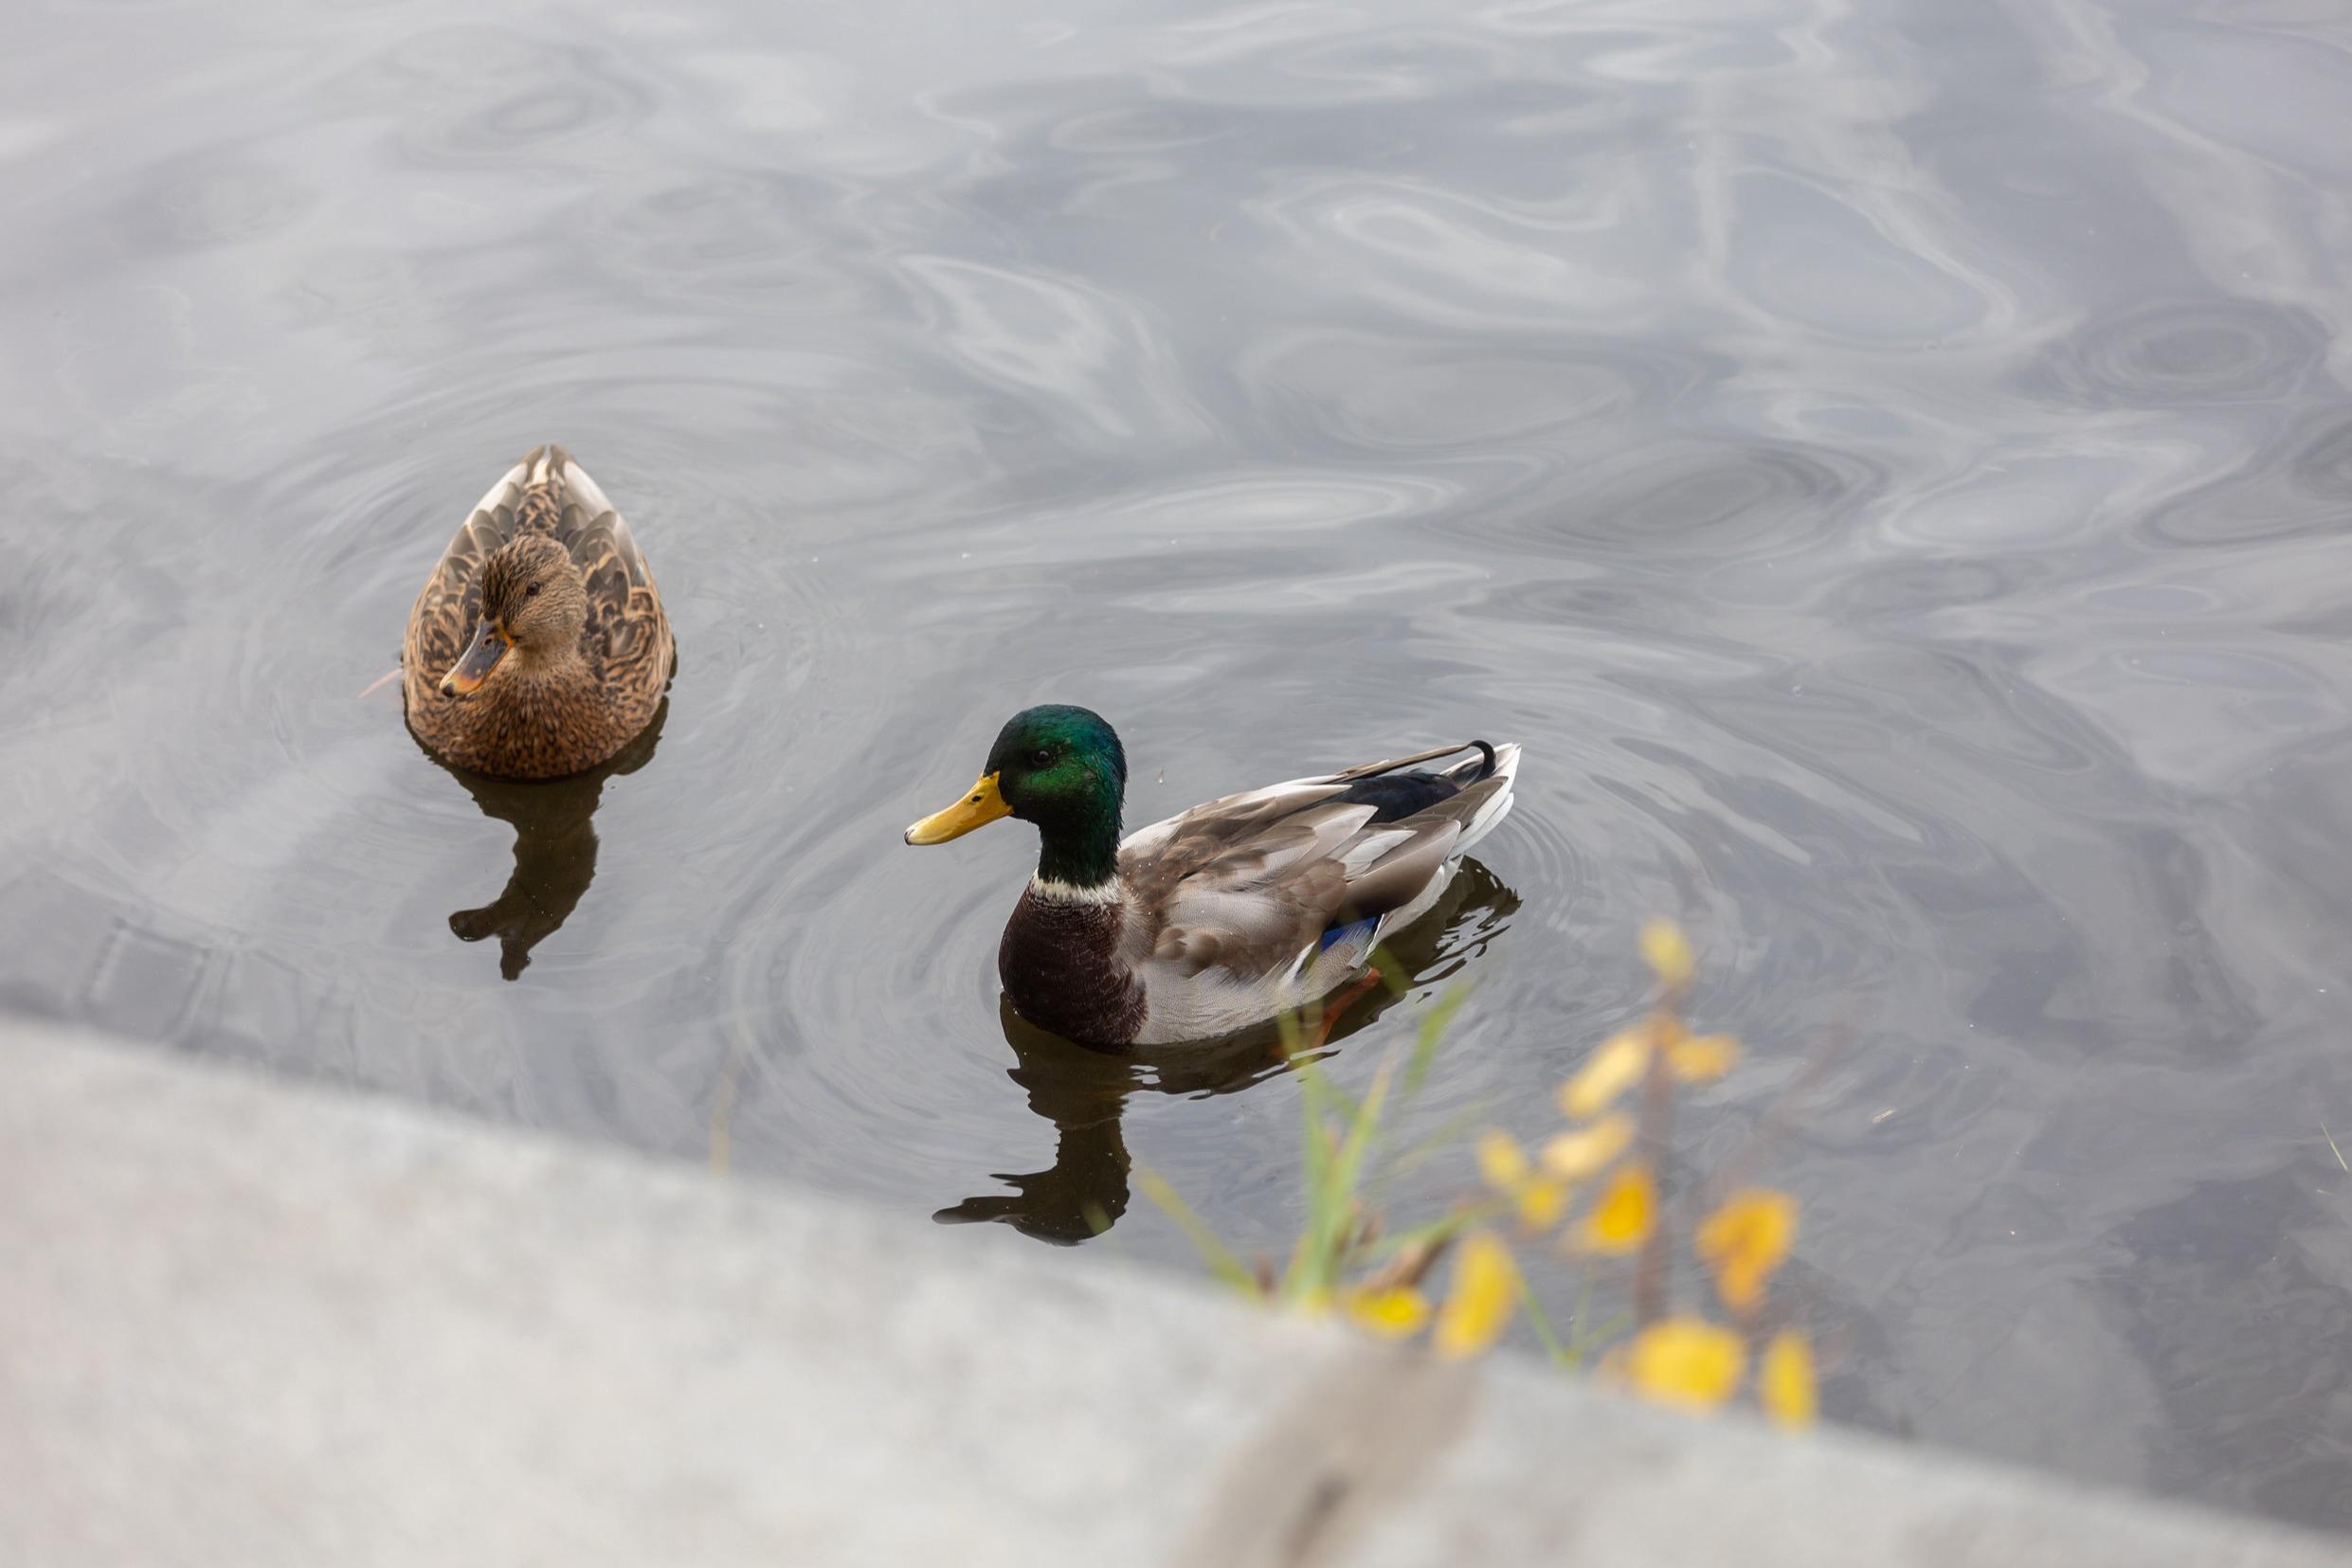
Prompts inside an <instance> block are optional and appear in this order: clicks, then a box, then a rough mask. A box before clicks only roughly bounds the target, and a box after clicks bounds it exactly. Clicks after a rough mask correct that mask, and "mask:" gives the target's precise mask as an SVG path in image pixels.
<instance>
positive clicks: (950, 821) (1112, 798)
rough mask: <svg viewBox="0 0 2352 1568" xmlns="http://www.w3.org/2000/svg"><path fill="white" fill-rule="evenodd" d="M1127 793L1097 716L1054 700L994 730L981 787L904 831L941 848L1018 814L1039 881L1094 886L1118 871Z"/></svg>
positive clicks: (1114, 746)
mask: <svg viewBox="0 0 2352 1568" xmlns="http://www.w3.org/2000/svg"><path fill="white" fill-rule="evenodd" d="M1126 794H1127V751H1126V749H1125V748H1123V747H1121V746H1120V745H1119V737H1118V733H1117V731H1115V730H1113V729H1112V728H1111V726H1110V725H1109V724H1108V723H1107V722H1106V721H1105V720H1104V719H1103V717H1102V715H1101V714H1099V713H1096V712H1091V711H1089V710H1087V709H1084V708H1070V707H1065V706H1063V705H1061V704H1058V703H1049V704H1047V705H1045V706H1043V707H1039V708H1024V709H1022V711H1021V712H1018V713H1015V714H1014V715H1013V716H1012V717H1011V718H1010V719H1008V720H1006V721H1005V724H1004V729H1002V730H998V731H997V735H996V744H995V745H994V746H992V747H990V748H988V760H987V762H986V765H985V766H982V768H981V769H980V779H979V782H977V783H976V784H973V785H972V787H971V788H969V789H968V790H966V791H965V792H964V798H963V799H962V800H960V801H958V802H955V804H953V805H951V806H950V807H948V809H947V810H945V811H941V812H935V813H933V814H932V815H931V816H929V817H926V818H924V819H923V820H921V821H919V822H917V823H915V824H914V826H913V827H911V828H909V829H907V842H908V843H910V844H944V843H946V842H947V841H948V840H949V839H950V838H962V837H963V836H964V835H965V834H967V833H969V832H970V831H971V830H972V829H974V828H976V827H985V826H986V825H987V824H988V823H990V822H993V821H995V820H997V819H998V818H1000V817H1018V818H1020V819H1021V820H1022V821H1025V822H1035V823H1036V824H1037V825H1038V833H1039V836H1040V838H1041V839H1042V850H1041V853H1040V856H1039V857H1038V874H1039V875H1040V876H1041V877H1044V878H1046V879H1048V880H1049V881H1060V882H1067V883H1069V884H1071V885H1073V886H1076V887H1094V886H1097V885H1099V884H1101V883H1104V882H1107V881H1109V880H1110V879H1111V878H1112V876H1113V875H1114V874H1116V872H1117V869H1118V851H1119V807H1120V805H1121V803H1122V802H1124V800H1125V798H1126Z"/></svg>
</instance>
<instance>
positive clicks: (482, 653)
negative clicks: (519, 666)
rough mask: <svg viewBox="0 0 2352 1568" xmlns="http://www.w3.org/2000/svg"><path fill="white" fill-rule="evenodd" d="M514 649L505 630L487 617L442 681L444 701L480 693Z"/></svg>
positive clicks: (478, 624)
mask: <svg viewBox="0 0 2352 1568" xmlns="http://www.w3.org/2000/svg"><path fill="white" fill-rule="evenodd" d="M513 646H515V640H514V639H513V638H512V637H510V636H508V635H507V630H506V628H505V627H504V626H501V625H499V624H498V622H495V621H492V620H491V619H490V618H489V617H487V616H484V617H483V618H482V619H481V620H480V621H479V622H476V623H475V626H474V640H473V641H471V642H469V643H467V644H466V646H465V652H464V653H463V654H461V655H460V656H459V658H458V661H457V663H455V664H453V665H451V666H450V668H449V673H448V674H447V675H445V676H442V677H441V694H442V695H443V696H445V697H461V696H470V695H471V694H474V693H475V692H478V691H479V690H481V683H482V682H483V681H485V680H488V679H489V678H490V672H491V671H492V670H495V669H497V668H498V660H499V659H501V658H505V657H506V651H507V650H508V649H509V648H512V647H513Z"/></svg>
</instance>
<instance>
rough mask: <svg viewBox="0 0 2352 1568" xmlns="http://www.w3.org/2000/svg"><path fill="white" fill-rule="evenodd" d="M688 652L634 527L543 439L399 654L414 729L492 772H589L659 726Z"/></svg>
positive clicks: (416, 615)
mask: <svg viewBox="0 0 2352 1568" xmlns="http://www.w3.org/2000/svg"><path fill="white" fill-rule="evenodd" d="M677 652H678V650H677V646H676V644H674V643H673V642H672V641H671V640H670V622H669V618H668V617H667V616H665V615H664V614H662V612H661V593H660V589H659V588H657V587H655V586H654V581H653V571H652V569H651V568H648V567H647V566H646V565H645V556H644V552H643V551H642V550H639V549H638V548H637V541H636V540H634V539H632V538H631V537H629V525H628V524H626V523H624V522H623V521H622V520H621V514H619V513H618V512H615V511H614V510H613V509H612V503H611V502H610V501H608V500H606V499H605V493H604V492H603V491H601V490H599V489H597V488H596V481H595V480H594V479H591V478H588V475H587V474H586V473H584V472H583V471H582V470H581V468H580V465H579V464H578V463H576V462H574V461H572V460H571V454H570V453H569V452H566V451H565V450H564V449H563V448H562V447H560V446H542V447H538V448H535V449H534V451H533V452H532V454H531V455H530V456H529V457H527V458H525V459H523V460H522V461H520V462H518V463H516V465H515V466H514V467H513V468H510V469H508V470H507V472H506V477H505V478H502V479H500V480H499V481H498V483H497V484H495V485H492V486H491V487H490V494H489V495H487V496H483V497H482V498H481V504H480V505H479V506H478V507H476V508H475V509H474V514H473V515H472V516H470V517H468V518H466V520H465V526H464V527H462V528H461V529H459V530H458V536H457V537H456V538H455V539H453V540H451V541H450V543H449V549H448V550H447V551H446V552H445V553H444V554H443V556H442V558H441V565H439V566H437V567H435V568H433V575H432V577H431V578H430V579H428V580H427V581H426V583H425V591H424V592H423V593H420V594H418V595H417V603H416V608H415V609H414V610H412V611H410V612H409V615H408V639H407V642H406V643H405V644H404V645H403V646H402V648H401V652H400V665H401V676H402V686H403V689H404V691H405V692H406V693H407V702H408V728H409V729H411V730H415V731H416V736H417V739H418V740H420V741H423V742H424V743H425V748H426V749H427V750H429V751H431V752H432V753H433V754H434V755H436V756H438V757H440V758H442V759H443V761H445V762H447V763H449V764H451V765H452V766H458V767H465V768H471V769H473V770H474V771H476V772H478V773H493V774H497V775H498V776H499V777H501V778H508V779H552V778H557V777H560V776H561V775H563V774H566V773H577V772H579V771H580V770H581V769H582V768H586V767H593V766H596V765H597V764H598V763H601V762H603V761H605V760H606V758H608V757H610V756H612V755H613V754H614V753H615V752H617V751H619V750H620V749H621V748H623V747H624V746H626V745H627V744H628V743H629V741H630V740H631V739H633V738H634V737H635V736H636V734H637V732H638V731H639V730H642V729H644V728H645V725H646V722H647V721H648V720H650V719H651V718H652V717H653V714H654V710H655V709H656V708H659V707H660V705H661V690H662V687H663V685H664V684H665V683H666V682H667V681H668V680H669V678H670V669H671V666H672V664H673V663H674V662H675V661H676V658H677Z"/></svg>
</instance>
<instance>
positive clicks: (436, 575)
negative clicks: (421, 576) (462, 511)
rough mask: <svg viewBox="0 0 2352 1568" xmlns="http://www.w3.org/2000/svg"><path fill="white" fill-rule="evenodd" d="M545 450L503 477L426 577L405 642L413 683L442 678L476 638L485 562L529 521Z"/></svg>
mask: <svg viewBox="0 0 2352 1568" xmlns="http://www.w3.org/2000/svg"><path fill="white" fill-rule="evenodd" d="M545 450H546V449H545V448H541V449H540V451H538V452H534V453H532V454H531V456H530V457H528V458H525V459H524V460H522V461H521V462H518V463H516V465H515V466H514V467H512V468H510V469H508V470H507V471H506V472H505V473H504V474H502V475H500V476H499V477H498V483H496V484H494V485H492V486H491V487H490V488H489V490H488V491H487V492H485V493H484V494H483V496H482V498H481V500H480V501H479V502H478V503H477V504H476V505H475V507H474V510H473V511H472V512H470V513H468V514H466V517H465V521H464V522H462V523H460V524H459V525H458V532H457V535H456V537H454V538H452V539H451V540H450V541H449V548H448V549H447V550H443V551H442V556H441V560H440V562H439V563H438V564H437V565H436V566H435V567H434V568H433V574H432V575H431V576H430V577H428V578H426V579H425V589H424V591H423V592H421V593H419V594H418V595H417V602H416V607H415V608H414V609H412V610H410V611H409V612H408V635H407V638H406V640H403V642H402V644H401V665H402V668H403V669H404V670H406V671H407V676H408V680H409V682H410V683H411V684H412V685H414V684H416V683H418V682H429V681H437V680H439V679H440V678H441V677H442V676H443V674H445V673H446V672H447V671H448V669H449V667H450V666H451V665H452V664H455V663H456V662H457V661H458V656H459V655H460V654H461V653H463V652H464V651H465V645H466V643H468V642H469V641H471V640H473V637H474V622H477V621H479V620H480V619H481V568H482V563H483V562H485V561H487V560H489V559H490V555H491V552H492V551H493V550H497V549H498V547H499V546H500V545H502V544H505V543H506V542H507V541H508V540H509V539H512V538H513V537H515V535H516V533H517V532H520V531H521V530H522V529H523V528H525V527H526V526H528V523H529V520H528V518H527V516H526V514H525V511H524V508H523V504H522V503H523V497H524V495H525V493H526V487H527V484H528V476H529V474H530V471H531V467H532V465H533V464H534V462H536V461H537V460H539V459H540V456H541V453H543V452H544V451H545Z"/></svg>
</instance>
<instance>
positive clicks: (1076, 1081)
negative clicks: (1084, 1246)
mask: <svg viewBox="0 0 2352 1568" xmlns="http://www.w3.org/2000/svg"><path fill="white" fill-rule="evenodd" d="M1518 908H1519V895H1518V894H1517V893H1515V892H1511V889H1510V888H1509V887H1507V886H1506V885H1504V884H1503V883H1502V882H1501V881H1499V880H1497V879H1496V877H1495V876H1494V874H1493V873H1492V872H1489V871H1488V870H1487V869H1486V867H1485V866H1483V865H1481V864H1480V863H1479V862H1478V861H1476V860H1475V859H1466V860H1464V861H1463V862H1462V867H1461V871H1460V872H1459V874H1456V876H1455V878H1454V881H1453V884H1452V885H1451V886H1449V887H1448V888H1447V889H1446V891H1445V892H1444V893H1443V894H1442V895H1441V896H1440V897H1439V899H1438V905H1437V907H1436V908H1435V909H1433V910H1430V911H1429V913H1428V914H1427V915H1425V916H1423V917H1422V918H1421V919H1420V920H1417V921H1415V922H1414V923H1413V925H1412V927H1411V928H1409V929H1407V930H1404V931H1402V932H1399V933H1398V935H1397V936H1396V938H1395V939H1394V940H1392V941H1391V942H1390V943H1389V944H1388V945H1387V946H1386V947H1385V948H1384V951H1383V953H1382V955H1381V959H1380V969H1381V974H1382V979H1383V981H1384V982H1386V983H1380V984H1375V985H1373V986H1371V987H1370V988H1369V989H1368V990H1367V991H1366V992H1365V993H1363V994H1362V995H1360V996H1358V997H1357V998H1356V999H1355V1000H1352V1001H1350V1002H1348V1004H1347V1005H1346V1006H1345V1007H1344V1009H1343V1010H1342V1011H1341V1013H1340V1016H1339V1017H1338V1018H1336V1019H1335V1020H1333V1022H1332V1025H1331V1028H1330V1033H1329V1036H1328V1037H1327V1041H1326V1045H1325V1049H1326V1050H1329V1049H1330V1048H1333V1047H1336V1046H1337V1045H1338V1044H1339V1043H1340V1042H1341V1041H1342V1040H1344V1039H1346V1038H1347V1037H1348V1036H1350V1035H1353V1034H1354V1033H1355V1032H1356V1031H1358V1030H1360V1029H1362V1028H1364V1027H1366V1025H1368V1024H1369V1023H1371V1022H1372V1020H1373V1019H1375V1018H1379V1017H1380V1016H1381V1015H1382V1014H1383V1013H1384V1012H1386V1011H1387V1010H1388V1009H1389V1008H1390V1007H1392V1006H1394V1005H1395V1004H1396V1003H1397V1002H1398V1001H1399V1000H1402V999H1403V998H1404V997H1406V996H1408V995H1410V994H1412V993H1413V992H1415V991H1418V990H1422V989H1424V988H1426V987H1429V986H1437V985H1443V984H1444V983H1445V982H1447V981H1449V980H1451V979H1452V978H1454V976H1455V975H1456V973H1457V972H1459V971H1460V970H1461V969H1462V968H1464V967H1465V966H1466V965H1467V964H1469V963H1470V962H1471V961H1472V960H1473V959H1474V958H1475V957H1476V956H1477V955H1478V954H1479V953H1480V952H1481V951H1483V950H1484V948H1485V947H1486V945H1487V944H1488V943H1489V942H1490V941H1492V940H1493V937H1494V936H1495V934H1496V933H1497V932H1499V931H1501V930H1503V929H1505V928H1506V927H1507V926H1508V925H1509V923H1510V919H1511V914H1512V913H1513V912H1514V911H1515V910H1517V909H1518ZM1339 995H1340V996H1341V997H1346V996H1348V992H1346V991H1342V992H1340V993H1339ZM999 1009H1000V1015H999V1016H1000V1020H1001V1021H1002V1023H1003V1024H1004V1043H1005V1044H1007V1045H1009V1046H1011V1047H1012V1051H1013V1056H1014V1060H1015V1062H1016V1064H1017V1065H1016V1066H1014V1067H1013V1068H1012V1069H1011V1070H1010V1071H1009V1072H1007V1073H1006V1076H1008V1077H1010V1078H1011V1079H1012V1080H1013V1082H1014V1083H1016V1084H1018V1085H1020V1086H1021V1088H1022V1090H1024V1091H1025V1092H1026V1093H1027V1094H1028V1096H1029V1108H1030V1109H1031V1110H1034V1111H1036V1112H1037V1113H1038V1114H1039V1115H1040V1116H1041V1117H1043V1118H1044V1119H1045V1120H1046V1121H1048V1122H1051V1123H1052V1124H1053V1126H1054V1140H1055V1141H1054V1162H1053V1164H1052V1165H1050V1166H1049V1167H1047V1168H1046V1169H1044V1170H1041V1171H1034V1172H1031V1173H1029V1174H1027V1175H1011V1174H1000V1175H998V1176H997V1177H995V1178H994V1180H996V1181H1002V1182H1004V1184H1005V1186H1006V1187H1008V1188H1010V1189H1011V1190H1010V1191H1006V1192H998V1193H988V1194H984V1195H982V1196H979V1197H976V1198H968V1199H965V1200H964V1201H963V1202H961V1203H958V1204H955V1205H954V1206H953V1207H951V1208H946V1209H942V1210H940V1211H939V1212H938V1213H937V1214H936V1215H934V1216H932V1217H933V1218H934V1219H937V1220H938V1221H939V1222H941V1223H942V1224H948V1225H966V1224H972V1223H975V1222H978V1221H982V1220H999V1221H1002V1222H1003V1223H1004V1224H1007V1225H1010V1226H1012V1227H1013V1228H1014V1229H1015V1230H1017V1231H1019V1232H1021V1233H1022V1235H1031V1236H1035V1237H1037V1238H1038V1239H1039V1240H1040V1241H1051V1242H1056V1243H1058V1244H1060V1245H1063V1246H1070V1245H1075V1244H1076V1243H1078V1242H1081V1241H1085V1240H1088V1239H1089V1238H1091V1237H1093V1236H1095V1235H1099V1234H1100V1233H1102V1232H1104V1231H1107V1230H1109V1229H1110V1228H1111V1227H1112V1226H1113V1225H1114V1224H1116V1223H1117V1222H1118V1219H1119V1217H1120V1216H1121V1215H1123V1214H1125V1213H1126V1212H1127V1201H1128V1170H1129V1167H1130V1166H1131V1163H1132V1161H1131V1159H1130V1157H1129V1155H1128V1152H1127V1137H1126V1133H1125V1130H1124V1128H1123V1127H1122V1126H1121V1118H1122V1117H1123V1115H1124V1114H1125V1112H1126V1109H1127V1102H1128V1098H1129V1096H1131V1095H1132V1094H1135V1093H1138V1092H1144V1091H1149V1092H1153V1093H1159V1094H1181V1095H1184V1096H1185V1097H1187V1098H1193V1099H1199V1098H1204V1097H1206V1096H1208V1095H1212V1094H1230V1093H1235V1092H1238V1091H1239V1090H1245V1089H1248V1088H1249V1087H1250V1086H1251V1085H1253V1084H1256V1083H1258V1082H1260V1081H1261V1080H1263V1079H1266V1078H1269V1077H1272V1076H1274V1075H1275V1074H1276V1073H1278V1072H1281V1071H1282V1070H1283V1067H1284V1065H1285V1064H1284V1061H1283V1057H1282V1040H1281V1034H1280V1032H1279V1031H1278V1030H1277V1029H1276V1028H1275V1027H1274V1026H1273V1025H1263V1026H1260V1027H1258V1028H1256V1029H1250V1030H1245V1031H1243V1032H1242V1033H1240V1034H1239V1035H1234V1036H1229V1037H1227V1038H1225V1039H1221V1040H1215V1041H1210V1042H1207V1043H1205V1044H1199V1043H1196V1044H1190V1045H1173V1046H1169V1045H1161V1046H1135V1047H1130V1048H1128V1049H1126V1050H1123V1051H1117V1052H1108V1051H1099V1050H1095V1049H1094V1048H1092V1047H1089V1046H1082V1045H1076V1044H1073V1043H1072V1042H1071V1041H1069V1040H1065V1039H1063V1038H1062V1037H1061V1036H1058V1035H1049V1034H1047V1033H1046V1032H1045V1031H1043V1030H1041V1029H1040V1028H1038V1027H1037V1026H1036V1025H1034V1024H1032V1023H1029V1022H1027V1021H1026V1020H1024V1019H1023V1018H1022V1017H1021V1015H1019V1014H1018V1013H1016V1012H1014V1011H1013V1008H1012V1003H1011V1002H1010V1001H1009V1000H1004V1001H1000V1003H999Z"/></svg>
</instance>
